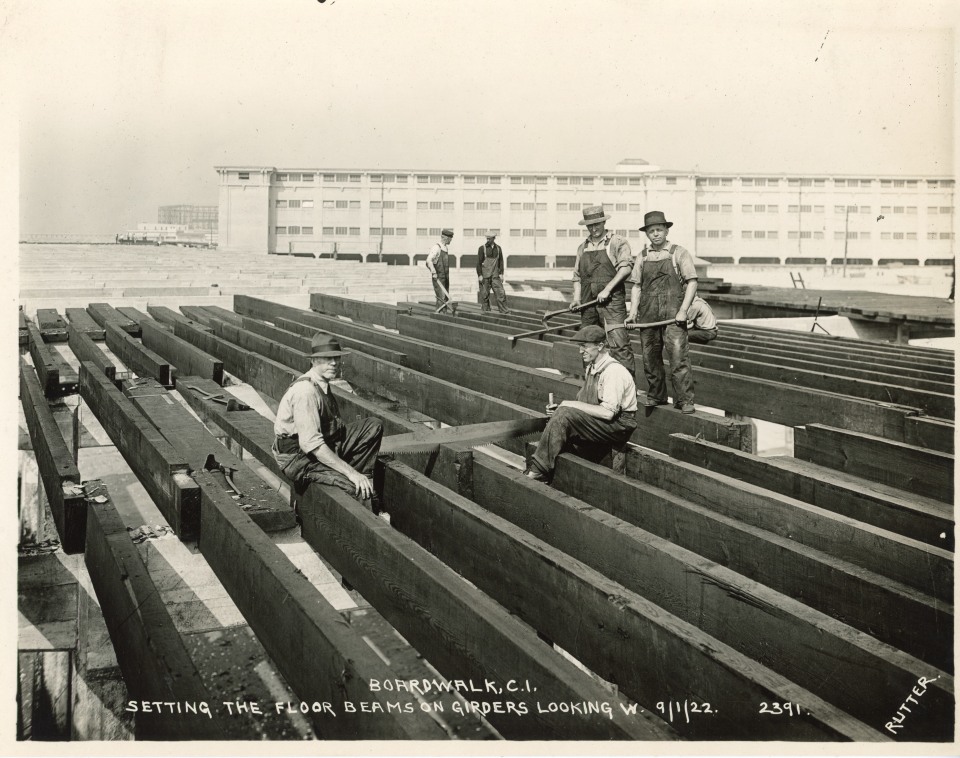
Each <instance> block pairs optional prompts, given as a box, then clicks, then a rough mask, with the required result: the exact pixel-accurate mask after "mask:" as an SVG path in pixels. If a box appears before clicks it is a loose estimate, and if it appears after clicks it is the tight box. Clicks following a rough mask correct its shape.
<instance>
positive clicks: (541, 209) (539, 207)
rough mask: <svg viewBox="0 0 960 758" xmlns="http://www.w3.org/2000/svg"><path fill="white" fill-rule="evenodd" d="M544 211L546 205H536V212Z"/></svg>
mask: <svg viewBox="0 0 960 758" xmlns="http://www.w3.org/2000/svg"><path fill="white" fill-rule="evenodd" d="M546 209H547V204H546V203H537V210H538V211H545V210H546Z"/></svg>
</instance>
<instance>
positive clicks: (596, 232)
mask: <svg viewBox="0 0 960 758" xmlns="http://www.w3.org/2000/svg"><path fill="white" fill-rule="evenodd" d="M609 218H610V216H608V215H607V214H606V213H604V210H603V206H602V205H593V206H588V207H586V208H584V209H583V219H581V220H580V221H578V222H577V223H578V224H580V225H581V226H586V227H587V231H588V232H589V236H588V237H587V239H585V240H584V241H583V242H581V243H580V247H578V248H577V257H576V261H575V262H574V264H573V302H572V303H571V304H570V310H571V311H578V310H579V311H580V326H581V327H584V326H592V325H596V326H602V327H603V330H604V332H606V335H607V338H606V344H607V345H608V348H609V351H610V355H612V356H613V357H614V358H616V359H617V360H618V361H620V363H622V364H623V365H624V366H625V367H626V369H627V370H628V371H629V372H630V374H631V375H633V374H634V370H635V369H634V358H633V349H632V348H631V347H630V338H629V337H628V336H627V330H626V328H625V326H624V322H625V321H626V318H627V292H626V287H625V282H626V281H627V279H628V278H629V276H630V273H631V271H632V270H633V254H632V252H631V250H630V243H629V242H627V240H626V239H625V238H624V237H621V236H620V235H619V234H614V233H613V232H608V231H607V229H606V223H607V219H609ZM594 300H595V301H596V303H595V304H593V303H592V302H591V301H594ZM584 306H586V307H584Z"/></svg>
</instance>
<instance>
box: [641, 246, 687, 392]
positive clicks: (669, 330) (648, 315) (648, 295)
mask: <svg viewBox="0 0 960 758" xmlns="http://www.w3.org/2000/svg"><path fill="white" fill-rule="evenodd" d="M642 266H643V267H642V269H641V276H640V308H639V313H638V317H637V320H638V321H639V322H640V323H650V322H653V321H663V320H664V319H668V318H673V317H674V316H676V315H677V311H678V310H680V305H681V304H682V303H683V283H682V282H681V281H680V276H679V275H678V274H677V272H676V270H675V269H674V267H673V261H672V260H671V259H670V258H664V259H663V260H662V261H651V260H649V259H645V260H644V261H643V264H642ZM640 348H641V352H642V354H643V373H644V374H645V375H646V377H647V397H648V398H649V399H651V400H657V401H659V402H661V403H665V402H667V383H666V369H665V368H664V365H663V358H664V355H666V358H667V361H668V362H669V363H670V378H671V380H672V382H673V400H674V402H675V403H676V404H677V405H683V404H686V403H693V373H692V372H691V370H690V358H689V356H688V354H687V353H688V349H689V346H688V342H687V325H686V324H684V325H683V326H678V325H677V324H668V325H667V326H652V327H647V328H646V329H641V330H640Z"/></svg>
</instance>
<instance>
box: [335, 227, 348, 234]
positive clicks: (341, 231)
mask: <svg viewBox="0 0 960 758" xmlns="http://www.w3.org/2000/svg"><path fill="white" fill-rule="evenodd" d="M346 233H347V227H345V226H338V227H335V231H334V234H346Z"/></svg>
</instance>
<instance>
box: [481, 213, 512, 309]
mask: <svg viewBox="0 0 960 758" xmlns="http://www.w3.org/2000/svg"><path fill="white" fill-rule="evenodd" d="M496 239H497V235H496V233H495V232H487V244H485V245H480V248H479V249H478V250H477V279H478V280H479V284H480V298H479V299H480V308H481V309H482V310H485V311H489V310H490V292H491V291H492V292H493V294H494V295H496V298H497V310H498V311H500V312H501V313H509V312H510V311H509V310H507V293H506V292H504V291H503V270H504V265H503V248H501V247H500V245H498V244H497V243H496V242H495V240H496Z"/></svg>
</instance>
